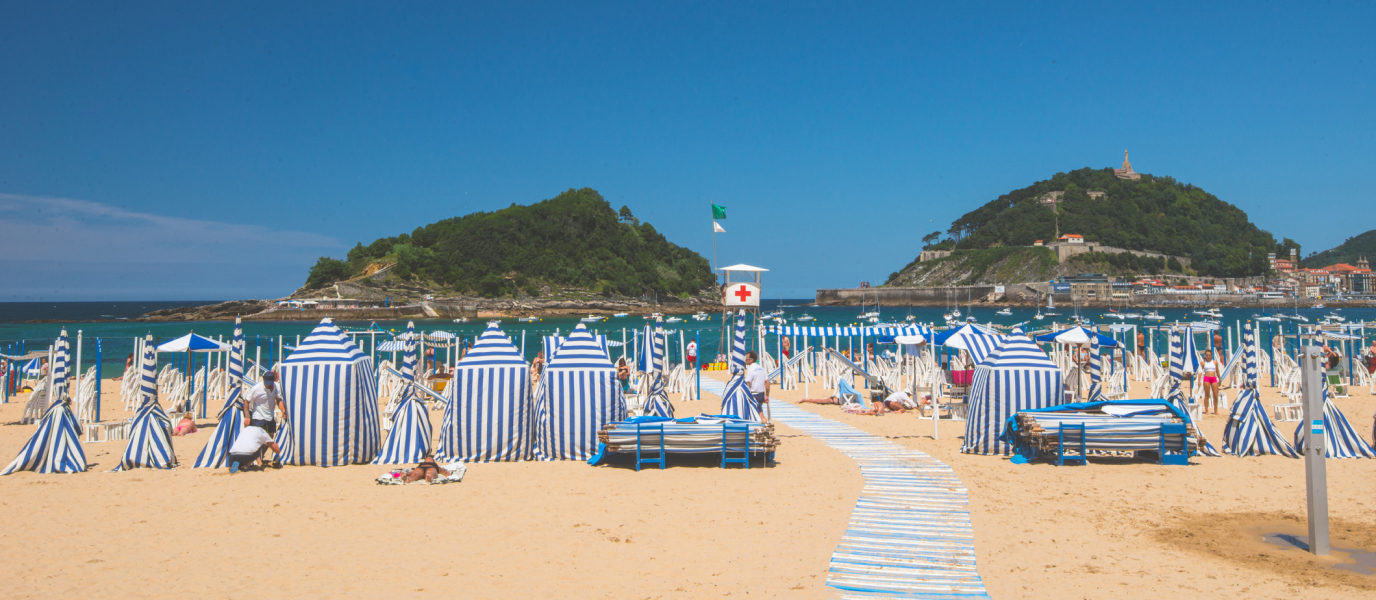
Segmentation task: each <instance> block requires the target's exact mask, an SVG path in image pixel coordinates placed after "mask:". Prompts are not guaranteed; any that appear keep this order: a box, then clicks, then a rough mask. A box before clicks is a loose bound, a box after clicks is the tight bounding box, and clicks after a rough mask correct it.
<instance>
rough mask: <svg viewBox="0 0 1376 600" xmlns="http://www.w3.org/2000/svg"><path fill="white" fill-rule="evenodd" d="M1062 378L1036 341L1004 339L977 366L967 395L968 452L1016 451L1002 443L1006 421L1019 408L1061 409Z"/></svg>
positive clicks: (1062, 394)
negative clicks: (1001, 435) (1000, 438)
mask: <svg viewBox="0 0 1376 600" xmlns="http://www.w3.org/2000/svg"><path fill="white" fill-rule="evenodd" d="M1064 390H1065V386H1064V375H1063V374H1062V373H1061V369H1060V367H1057V366H1056V363H1053V362H1051V359H1049V358H1047V357H1046V353H1045V352H1042V349H1041V348H1038V347H1037V344H1036V343H1035V342H1033V341H1032V340H1029V339H1027V338H1025V337H1006V338H1003V343H1002V344H1001V345H1000V346H999V347H998V348H995V349H994V350H993V352H990V353H989V356H988V357H986V358H985V359H984V362H981V363H979V365H978V366H976V367H975V378H974V383H973V385H972V386H971V388H970V393H969V394H967V395H966V400H965V401H966V402H967V403H968V404H969V412H968V415H967V417H966V423H965V442H964V443H963V444H962V445H961V447H960V451H961V452H964V453H966V454H999V455H1003V456H1008V455H1010V454H1012V453H1013V445H1012V444H1010V443H1008V442H1005V441H1001V440H999V434H1000V433H1001V432H1002V431H1003V427H1004V423H1005V422H1006V421H1007V420H1008V417H1010V416H1013V415H1014V414H1016V413H1017V412H1018V411H1020V410H1031V409H1034V408H1046V407H1049V406H1059V405H1061V404H1064V403H1065V391H1064Z"/></svg>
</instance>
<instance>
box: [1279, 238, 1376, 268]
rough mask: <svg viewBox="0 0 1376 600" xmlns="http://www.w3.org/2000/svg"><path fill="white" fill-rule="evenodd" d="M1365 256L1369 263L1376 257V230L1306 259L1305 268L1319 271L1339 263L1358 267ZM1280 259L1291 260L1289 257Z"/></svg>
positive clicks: (1285, 256) (1304, 261)
mask: <svg viewBox="0 0 1376 600" xmlns="http://www.w3.org/2000/svg"><path fill="white" fill-rule="evenodd" d="M1363 256H1365V257H1366V259H1367V260H1368V261H1370V260H1371V258H1372V257H1373V256H1376V229H1373V230H1371V231H1368V232H1366V233H1363V234H1361V235H1359V236H1357V237H1350V238H1347V241H1345V242H1343V243H1342V244H1341V245H1339V246H1338V247H1337V248H1330V249H1328V250H1324V251H1323V252H1319V253H1316V254H1311V255H1310V256H1309V258H1306V259H1304V260H1303V261H1301V262H1303V263H1304V266H1305V267H1307V268H1310V269H1318V268H1320V267H1327V266H1329V265H1336V264H1338V263H1347V264H1349V265H1356V264H1357V260H1358V259H1360V258H1361V257H1363ZM1279 258H1289V255H1288V254H1287V255H1284V256H1280V257H1279Z"/></svg>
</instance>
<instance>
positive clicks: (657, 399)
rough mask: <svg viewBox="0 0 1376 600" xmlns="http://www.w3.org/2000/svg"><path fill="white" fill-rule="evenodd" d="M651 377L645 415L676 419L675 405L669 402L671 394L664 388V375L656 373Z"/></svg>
mask: <svg viewBox="0 0 1376 600" xmlns="http://www.w3.org/2000/svg"><path fill="white" fill-rule="evenodd" d="M650 377H651V378H652V379H651V383H650V397H649V398H648V399H647V400H646V401H645V414H646V415H647V416H655V417H664V418H666V419H672V418H674V405H673V403H671V402H669V393H668V392H666V391H665V388H664V374H663V373H654V374H652V375H650Z"/></svg>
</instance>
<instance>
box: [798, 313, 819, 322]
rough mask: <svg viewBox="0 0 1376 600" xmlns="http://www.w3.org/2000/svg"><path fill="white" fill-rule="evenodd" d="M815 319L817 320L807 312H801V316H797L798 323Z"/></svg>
mask: <svg viewBox="0 0 1376 600" xmlns="http://www.w3.org/2000/svg"><path fill="white" fill-rule="evenodd" d="M816 320H817V319H816V318H815V317H813V316H812V315H809V314H807V313H803V316H801V317H798V318H797V321H798V322H799V323H806V322H808V321H816Z"/></svg>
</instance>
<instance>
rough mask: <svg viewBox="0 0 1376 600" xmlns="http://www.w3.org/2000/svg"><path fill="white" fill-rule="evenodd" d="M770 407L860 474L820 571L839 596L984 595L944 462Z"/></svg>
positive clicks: (965, 516)
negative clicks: (825, 570)
mask: <svg viewBox="0 0 1376 600" xmlns="http://www.w3.org/2000/svg"><path fill="white" fill-rule="evenodd" d="M704 389H705V386H704ZM769 407H770V411H771V412H772V413H773V415H772V417H773V419H774V420H775V421H779V422H780V423H783V424H785V425H788V426H789V427H792V428H794V429H797V430H799V431H802V432H803V433H806V434H808V435H810V436H812V437H814V438H817V439H819V440H821V441H822V443H824V444H826V445H828V446H831V447H832V448H835V449H837V450H839V451H841V453H843V454H845V455H847V456H849V457H851V458H852V459H854V460H855V462H856V463H858V464H859V465H860V473H861V475H863V476H864V477H865V488H864V489H863V490H862V491H861V492H860V499H859V500H858V501H856V503H855V512H853V513H851V517H850V524H849V526H848V528H847V529H846V533H845V535H843V536H842V537H841V543H840V544H839V545H838V546H837V547H836V551H835V552H833V553H832V554H831V571H830V573H829V574H828V575H827V585H829V586H831V587H834V588H837V589H839V590H841V591H842V593H841V597H842V598H853V599H866V598H942V599H948V598H960V599H969V598H988V597H989V595H988V594H987V593H986V592H985V591H984V583H983V582H982V581H980V578H979V573H978V572H977V571H976V570H975V532H974V528H973V527H971V526H970V511H969V509H968V507H967V505H968V499H967V497H966V493H965V486H964V485H963V484H961V483H960V479H958V478H957V477H956V475H955V473H954V472H952V471H951V467H949V466H947V465H946V463H943V462H941V461H939V460H937V459H935V458H933V457H932V456H931V455H929V454H927V453H925V452H922V451H919V450H913V449H910V448H905V447H903V446H901V445H899V444H895V443H893V442H891V441H888V440H886V439H884V438H882V437H879V436H877V435H874V434H872V433H867V432H865V431H861V430H860V429H857V428H855V427H851V426H850V425H846V424H844V423H840V422H837V421H833V420H831V419H828V418H826V417H822V416H818V415H816V414H813V413H810V412H808V411H805V410H803V409H801V408H798V407H796V406H793V405H792V404H788V403H785V402H780V401H777V400H776V401H773V402H770V403H769Z"/></svg>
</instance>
